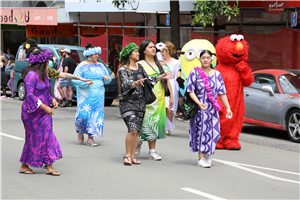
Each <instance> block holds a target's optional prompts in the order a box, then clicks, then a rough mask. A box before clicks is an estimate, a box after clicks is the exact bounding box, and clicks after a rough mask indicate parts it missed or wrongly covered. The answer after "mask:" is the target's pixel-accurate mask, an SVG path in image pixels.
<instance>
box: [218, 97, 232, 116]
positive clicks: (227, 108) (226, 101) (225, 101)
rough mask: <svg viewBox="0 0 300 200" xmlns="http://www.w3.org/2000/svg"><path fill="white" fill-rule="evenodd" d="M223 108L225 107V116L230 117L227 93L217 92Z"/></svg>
mask: <svg viewBox="0 0 300 200" xmlns="http://www.w3.org/2000/svg"><path fill="white" fill-rule="evenodd" d="M219 96H220V98H221V100H222V102H223V104H224V106H225V108H226V118H229V119H230V118H231V117H232V112H231V109H230V105H229V103H228V99H227V95H226V94H219Z"/></svg>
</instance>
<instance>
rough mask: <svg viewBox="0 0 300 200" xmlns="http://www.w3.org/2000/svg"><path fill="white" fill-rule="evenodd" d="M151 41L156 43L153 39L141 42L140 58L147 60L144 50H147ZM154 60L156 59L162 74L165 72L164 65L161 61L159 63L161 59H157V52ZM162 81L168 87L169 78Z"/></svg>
mask: <svg viewBox="0 0 300 200" xmlns="http://www.w3.org/2000/svg"><path fill="white" fill-rule="evenodd" d="M151 42H152V43H153V44H155V43H154V42H153V41H152V40H144V41H143V42H142V43H141V45H140V50H139V53H140V60H145V53H144V51H145V49H146V48H147V46H149V44H150V43H151ZM154 61H155V64H156V66H157V67H158V69H159V73H160V74H164V73H165V71H164V69H163V67H162V66H161V65H160V63H159V61H158V59H157V56H156V54H155V56H154ZM161 83H162V84H163V86H164V87H167V80H166V79H162V80H161Z"/></svg>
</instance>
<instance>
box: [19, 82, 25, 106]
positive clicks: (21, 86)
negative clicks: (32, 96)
mask: <svg viewBox="0 0 300 200" xmlns="http://www.w3.org/2000/svg"><path fill="white" fill-rule="evenodd" d="M18 95H19V99H20V100H21V101H23V100H24V99H25V96H26V91H25V84H24V83H23V82H22V83H20V84H19V86H18Z"/></svg>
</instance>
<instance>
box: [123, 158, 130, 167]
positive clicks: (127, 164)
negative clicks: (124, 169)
mask: <svg viewBox="0 0 300 200" xmlns="http://www.w3.org/2000/svg"><path fill="white" fill-rule="evenodd" d="M125 158H126V159H127V160H128V161H129V159H128V158H130V156H124V157H123V160H124V159H125ZM124 165H125V166H131V164H130V163H126V162H124Z"/></svg>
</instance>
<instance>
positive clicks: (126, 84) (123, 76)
mask: <svg viewBox="0 0 300 200" xmlns="http://www.w3.org/2000/svg"><path fill="white" fill-rule="evenodd" d="M118 76H119V79H120V83H121V94H122V95H127V94H128V93H129V92H130V90H131V86H132V83H133V82H134V81H133V80H132V79H129V74H128V69H127V68H125V67H121V68H120V69H119V72H118Z"/></svg>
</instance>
